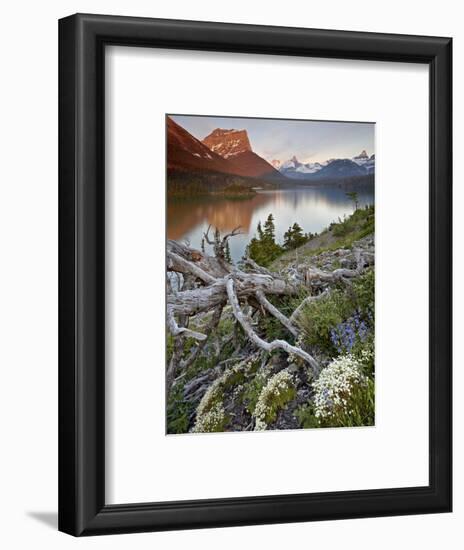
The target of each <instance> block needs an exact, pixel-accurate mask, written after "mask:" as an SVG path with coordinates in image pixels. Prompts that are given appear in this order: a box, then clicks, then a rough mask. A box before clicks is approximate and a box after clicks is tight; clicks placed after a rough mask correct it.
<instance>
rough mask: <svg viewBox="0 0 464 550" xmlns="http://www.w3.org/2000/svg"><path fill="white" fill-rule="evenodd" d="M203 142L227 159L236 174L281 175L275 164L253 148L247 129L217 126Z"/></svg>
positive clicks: (249, 175) (256, 175)
mask: <svg viewBox="0 0 464 550" xmlns="http://www.w3.org/2000/svg"><path fill="white" fill-rule="evenodd" d="M202 144H203V145H206V146H207V147H208V148H209V149H210V150H211V152H213V153H216V154H218V155H220V156H221V157H223V158H224V159H225V160H227V162H228V163H229V166H230V167H231V170H232V171H233V173H234V174H237V175H239V176H245V177H253V178H262V177H271V178H273V177H274V178H275V177H280V173H279V171H278V170H276V169H275V168H274V166H272V165H271V164H269V162H267V160H264V159H263V158H262V157H260V156H259V155H257V154H256V153H255V152H254V151H253V150H252V148H251V144H250V140H249V138H248V133H247V131H246V130H225V129H223V128H216V129H215V130H213V131H212V132H211V134H209V135H208V136H206V137H205V138H204V139H203V140H202Z"/></svg>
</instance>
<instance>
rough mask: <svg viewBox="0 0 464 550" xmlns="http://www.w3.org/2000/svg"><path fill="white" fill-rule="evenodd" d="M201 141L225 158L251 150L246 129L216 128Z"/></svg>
mask: <svg viewBox="0 0 464 550" xmlns="http://www.w3.org/2000/svg"><path fill="white" fill-rule="evenodd" d="M202 143H203V144H204V145H206V147H208V148H209V149H210V150H211V151H213V152H214V153H217V154H218V155H221V157H223V158H225V159H226V158H229V157H231V156H234V155H239V154H240V153H244V152H245V151H252V148H251V144H250V140H249V139H248V134H247V131H246V130H223V129H222V128H216V129H215V130H213V131H212V132H211V134H209V135H208V136H206V137H205V139H203V141H202Z"/></svg>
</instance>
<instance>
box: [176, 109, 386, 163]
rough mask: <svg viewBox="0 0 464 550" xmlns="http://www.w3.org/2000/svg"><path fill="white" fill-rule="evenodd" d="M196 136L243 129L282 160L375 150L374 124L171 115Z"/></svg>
mask: <svg viewBox="0 0 464 550" xmlns="http://www.w3.org/2000/svg"><path fill="white" fill-rule="evenodd" d="M170 116H171V118H172V119H173V120H174V121H175V122H177V123H178V124H180V126H182V127H183V128H185V129H186V130H187V131H188V132H190V133H191V134H192V135H193V136H195V137H196V138H197V139H200V140H201V139H203V138H205V137H206V136H207V135H208V134H209V133H211V132H212V131H213V130H214V129H215V128H223V129H232V128H233V129H236V130H242V129H245V130H247V132H248V137H249V139H250V142H251V147H252V149H253V151H254V152H255V153H257V154H258V155H260V156H262V157H264V158H265V159H267V160H273V159H277V160H280V161H285V160H288V159H289V158H291V157H292V156H293V155H296V157H297V158H298V160H299V161H301V162H324V161H325V160H327V159H329V158H352V157H354V156H355V155H358V154H359V153H360V152H361V151H362V150H363V149H365V150H366V152H367V154H368V155H369V156H370V155H372V154H374V153H375V150H374V147H375V124H374V123H366V122H332V121H315V120H284V119H282V120H281V119H266V118H236V117H215V116H194V115H170Z"/></svg>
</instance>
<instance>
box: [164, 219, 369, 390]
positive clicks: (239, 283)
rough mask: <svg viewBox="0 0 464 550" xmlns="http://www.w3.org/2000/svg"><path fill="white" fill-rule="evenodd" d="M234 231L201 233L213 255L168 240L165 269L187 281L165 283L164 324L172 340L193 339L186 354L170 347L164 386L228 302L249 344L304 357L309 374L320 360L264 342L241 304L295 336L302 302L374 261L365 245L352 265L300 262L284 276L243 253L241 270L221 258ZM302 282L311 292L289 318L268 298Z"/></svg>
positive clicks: (281, 343)
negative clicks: (326, 266) (321, 265)
mask: <svg viewBox="0 0 464 550" xmlns="http://www.w3.org/2000/svg"><path fill="white" fill-rule="evenodd" d="M237 231H238V229H236V230H234V231H232V233H230V234H228V235H226V236H225V237H223V238H222V239H221V238H220V235H219V232H218V231H217V230H216V232H215V236H214V241H211V240H210V237H209V234H208V232H207V233H205V239H206V241H207V242H208V244H211V245H213V247H214V250H215V254H217V256H208V255H207V254H205V253H204V252H200V251H199V250H195V249H192V248H190V247H189V246H187V245H183V244H180V243H177V242H175V241H168V244H167V270H168V272H170V273H172V274H177V275H178V278H179V280H182V279H184V280H187V281H188V284H187V285H186V284H183V283H181V284H178V285H177V287H178V288H176V286H175V285H174V284H168V285H167V286H168V292H167V327H168V330H169V332H170V333H171V334H172V336H173V337H174V338H175V339H176V340H178V339H181V341H182V342H183V341H184V340H185V338H193V339H195V340H197V342H198V343H197V345H196V347H194V348H193V350H191V351H190V353H189V355H188V357H186V358H184V357H181V356H180V355H179V353H178V348H179V346H175V350H176V353H175V354H174V356H173V357H172V360H171V364H170V366H169V369H168V370H169V376H168V386H170V384H171V383H172V381H173V379H174V374H176V373H178V372H179V369H183V370H185V369H188V368H189V367H190V366H191V365H192V364H193V363H194V362H195V359H196V358H197V357H198V356H199V354H200V353H201V351H202V349H203V348H204V346H205V345H206V342H207V341H208V339H209V338H210V337H211V335H212V334H213V333H214V332H215V331H216V329H217V327H218V325H219V322H220V320H221V315H222V312H223V308H224V307H225V306H226V304H230V307H231V309H232V313H233V316H234V318H235V319H236V321H237V323H238V324H239V325H240V326H241V328H242V329H243V331H244V333H245V335H246V337H247V339H248V340H249V341H250V342H252V343H253V345H254V346H256V347H257V348H260V349H262V350H264V351H266V352H268V353H269V352H272V351H273V350H275V349H282V350H283V351H285V352H286V353H288V354H293V355H295V356H297V357H300V358H301V359H303V360H304V361H305V362H306V363H308V364H309V365H310V367H311V369H312V370H313V372H314V374H317V373H318V372H319V365H318V363H317V361H316V360H315V359H314V358H313V357H312V356H311V355H310V354H309V353H308V352H306V351H305V350H303V349H301V348H300V347H298V346H295V345H292V344H291V343H289V342H287V341H285V340H274V341H272V342H266V341H265V340H264V339H263V338H261V336H260V335H259V334H258V333H257V332H256V331H255V330H254V328H253V326H252V323H251V321H250V319H249V318H248V316H247V315H246V314H245V313H244V311H243V309H242V305H247V306H249V305H253V307H255V308H256V306H258V310H257V311H258V313H259V312H264V311H266V312H267V313H269V314H270V315H272V316H273V317H275V318H276V319H277V320H278V321H279V322H280V323H282V325H283V326H284V327H285V328H286V329H287V330H288V331H289V333H290V334H291V335H292V336H293V337H294V338H297V337H298V334H299V328H298V318H299V316H300V315H301V313H302V311H303V310H304V308H305V306H306V305H307V304H309V303H310V302H312V301H314V300H319V299H321V298H323V297H324V296H325V295H327V294H328V293H329V289H330V286H331V285H332V284H335V283H338V282H340V281H342V282H345V283H346V284H349V281H350V280H351V279H352V278H353V277H357V276H359V275H360V274H361V273H362V272H363V270H364V269H365V267H366V266H368V265H371V264H372V263H373V262H374V256H373V254H372V253H371V252H369V251H368V250H363V249H354V250H353V255H354V260H353V263H355V264H356V268H355V269H348V268H339V269H334V270H333V271H324V270H322V269H319V268H316V267H314V266H308V265H303V266H295V267H294V268H293V273H294V274H295V273H296V274H297V276H289V274H287V275H286V276H284V275H282V274H279V273H273V272H271V271H269V270H268V269H266V268H263V267H261V266H259V265H258V264H256V263H255V262H254V261H253V260H251V259H250V258H246V259H245V260H244V261H243V265H244V268H246V269H249V271H242V270H241V269H238V268H237V267H235V266H233V265H230V264H228V263H227V262H226V261H225V260H224V250H225V246H226V243H227V239H228V238H229V237H233V236H234V235H236V234H238V233H237ZM298 273H299V274H300V275H301V273H303V277H301V276H300V275H298ZM302 286H303V287H304V286H306V288H308V289H309V290H310V292H311V293H312V294H311V296H309V297H307V298H305V299H304V300H303V301H302V302H301V303H300V305H299V306H298V307H297V308H296V309H295V310H294V311H293V313H292V314H291V315H290V317H287V316H286V315H284V314H283V313H282V312H281V311H280V310H279V309H278V308H277V307H276V306H274V305H273V304H272V303H271V302H270V301H269V299H268V298H269V297H270V296H297V295H298V294H299V293H300V292H301V290H302ZM321 290H322V292H321ZM255 311H256V310H255ZM206 315H211V317H208V319H209V323H208V324H207V326H206V327H205V328H198V326H197V327H193V323H191V325H192V327H193V328H189V319H191V318H195V319H197V320H200V324H201V321H202V320H203V319H204V318H205V316H206ZM197 324H198V323H197ZM178 343H179V342H178Z"/></svg>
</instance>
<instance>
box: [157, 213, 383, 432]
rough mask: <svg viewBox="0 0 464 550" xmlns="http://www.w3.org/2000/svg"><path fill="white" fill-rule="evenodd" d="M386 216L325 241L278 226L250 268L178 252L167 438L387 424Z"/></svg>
mask: <svg viewBox="0 0 464 550" xmlns="http://www.w3.org/2000/svg"><path fill="white" fill-rule="evenodd" d="M374 229H375V227H374V208H373V207H366V208H362V209H356V210H355V212H354V213H353V214H352V215H351V216H349V217H346V218H345V219H339V220H336V221H334V223H332V224H331V225H330V227H328V228H327V229H326V230H325V231H323V232H321V233H320V234H319V235H312V234H305V233H303V230H302V229H301V227H300V226H299V225H298V223H297V222H295V224H293V225H292V226H291V227H289V231H288V232H287V233H286V238H285V241H284V243H281V244H279V243H276V240H275V235H274V229H273V218H272V216H270V217H269V218H268V219H267V220H266V222H265V223H264V224H263V226H262V227H261V226H260V227H259V228H257V236H256V237H255V239H253V240H252V241H251V242H250V243H249V246H248V248H247V256H246V257H245V258H244V259H243V261H242V262H241V263H240V265H238V266H234V265H232V264H231V263H230V262H229V261H228V260H229V258H226V251H227V244H228V240H229V239H230V238H233V236H234V235H235V234H236V232H232V233H231V234H229V235H224V236H221V235H219V232H217V231H216V233H215V234H214V236H213V237H212V236H210V235H209V231H208V232H207V233H206V234H205V239H206V241H207V243H208V244H210V245H211V247H212V250H213V252H214V255H212V256H209V255H206V254H205V253H204V252H200V251H195V250H192V249H190V248H189V247H187V246H185V245H180V244H179V243H175V242H174V241H169V243H168V272H169V273H168V280H169V289H168V328H169V333H168V342H167V349H168V364H167V391H168V408H167V432H168V433H186V432H196V433H198V432H215V431H247V430H259V431H261V430H272V429H296V428H318V427H342V426H366V425H373V424H374V422H375V414H374V409H375V408H374V393H375V391H374V390H375V368H374V317H375V275H374V264H375V244H374Z"/></svg>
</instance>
